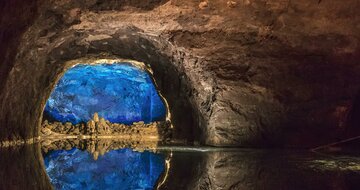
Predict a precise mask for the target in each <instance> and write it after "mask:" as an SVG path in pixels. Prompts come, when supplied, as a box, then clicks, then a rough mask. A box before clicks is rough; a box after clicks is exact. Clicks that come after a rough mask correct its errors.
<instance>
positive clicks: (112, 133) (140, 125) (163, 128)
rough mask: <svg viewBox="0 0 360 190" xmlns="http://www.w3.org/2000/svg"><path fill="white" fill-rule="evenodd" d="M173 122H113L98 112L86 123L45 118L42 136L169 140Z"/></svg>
mask: <svg viewBox="0 0 360 190" xmlns="http://www.w3.org/2000/svg"><path fill="white" fill-rule="evenodd" d="M170 127H171V124H170V122H167V121H157V122H152V123H149V124H145V123H144V122H143V121H139V122H134V123H133V124H132V125H125V124H119V123H111V122H110V121H108V120H105V119H104V118H102V117H99V115H98V113H94V116H93V119H91V120H89V121H88V122H86V123H79V124H76V125H72V124H71V123H70V122H66V123H61V122H53V123H49V122H48V121H47V120H45V121H44V122H43V124H42V127H41V133H42V138H58V137H61V136H79V137H83V136H90V137H93V138H97V137H101V136H108V137H114V138H116V137H119V136H128V137H131V138H132V139H141V138H147V137H149V138H156V139H158V140H159V141H169V140H170V137H171V128H170Z"/></svg>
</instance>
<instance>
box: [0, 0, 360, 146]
mask: <svg viewBox="0 0 360 190" xmlns="http://www.w3.org/2000/svg"><path fill="white" fill-rule="evenodd" d="M30 2H31V3H30ZM34 2H35V1H29V2H21V3H20V2H18V3H19V5H22V6H25V5H26V4H27V3H29V4H35V5H36V10H37V13H36V14H35V13H33V12H25V15H28V17H24V18H27V19H25V20H24V19H22V18H23V16H16V15H11V14H12V13H10V12H7V11H5V13H3V14H9V15H11V16H12V17H14V18H13V19H12V20H13V21H12V22H11V23H18V24H12V26H13V27H15V29H14V30H16V31H17V33H16V34H14V37H12V38H11V40H9V41H11V42H9V44H11V43H14V44H15V46H16V41H19V42H20V43H19V45H18V48H17V49H16V48H12V46H6V45H4V43H2V45H1V48H2V52H11V54H9V53H8V54H7V55H9V56H8V57H6V56H2V60H5V59H4V57H5V58H6V60H7V61H6V60H5V61H2V64H1V72H2V75H1V82H0V84H3V87H2V88H1V91H0V92H1V93H0V113H1V114H0V126H1V130H2V133H0V139H2V140H5V139H15V138H29V137H34V136H37V134H38V125H39V123H40V116H41V114H42V113H41V112H42V107H43V105H44V103H45V101H46V98H47V97H48V96H49V94H50V92H51V90H52V87H53V86H54V84H55V81H56V79H57V78H58V77H59V74H61V73H62V72H63V71H64V70H65V69H66V68H67V67H66V65H65V64H64V63H65V62H66V61H69V60H73V59H77V58H81V57H86V56H98V57H101V56H107V57H112V56H114V57H120V58H128V59H134V60H138V61H142V62H145V63H147V64H150V65H151V67H152V69H153V70H154V77H155V79H156V82H157V83H158V85H159V88H160V91H161V93H163V95H164V96H165V98H166V99H167V100H168V102H169V105H170V111H171V113H172V116H173V117H172V119H173V123H174V126H175V133H174V138H178V139H187V140H188V141H193V140H200V141H201V142H202V143H204V144H208V145H218V146H224V145H226V146H234V145H235V146H279V145H285V146H314V145H318V144H322V143H326V142H330V141H333V140H337V139H339V138H343V137H344V136H345V135H346V134H349V133H348V132H346V131H348V130H349V128H348V127H347V126H348V125H347V123H348V118H349V116H348V115H349V113H350V112H351V110H353V109H354V108H353V107H354V105H355V104H354V100H355V96H356V94H357V92H358V91H359V89H360V76H359V73H360V66H359V64H358V60H359V58H360V47H359V39H360V26H359V23H360V22H359V21H360V14H359V13H358V8H360V3H359V2H358V1H356V0H351V1H346V2H343V1H340V0H337V1H309V0H301V1H296V2H293V1H284V0H275V1H266V0H236V1H234V2H236V4H235V5H229V4H227V3H226V2H225V1H221V0H214V1H209V2H208V3H207V6H199V1H195V0H171V1H160V0H159V1H150V0H149V1H145V2H143V1H142V2H141V3H140V2H138V1H109V2H106V3H104V2H101V1H98V0H87V1H80V0H57V1H55V0H52V1H40V0H39V1H37V2H35V3H34ZM5 5H6V6H12V5H11V3H10V1H9V2H8V1H6V2H5V3H3V5H2V6H5ZM20 7H21V6H20ZM9 15H8V16H7V17H10V16H9ZM36 15H38V17H36ZM4 18H6V17H4ZM31 18H32V20H31ZM29 20H31V22H30V21H29ZM3 23H4V22H3V21H2V25H1V29H3V28H5V26H6V25H4V24H3ZM27 23H33V24H32V25H31V26H30V27H28V28H27V30H26V32H25V33H24V34H23V35H21V34H22V33H21V31H22V30H23V28H24V27H19V26H27V25H28V24H27ZM2 40H3V41H4V40H5V38H3V39H2ZM15 55H16V56H15ZM345 132H346V134H345ZM350 134H351V133H350ZM352 135H355V134H352Z"/></svg>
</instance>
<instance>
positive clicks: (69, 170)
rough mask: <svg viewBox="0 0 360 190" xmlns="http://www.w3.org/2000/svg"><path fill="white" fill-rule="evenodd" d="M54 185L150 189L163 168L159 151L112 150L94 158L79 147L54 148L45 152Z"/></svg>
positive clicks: (48, 170) (163, 164)
mask: <svg viewBox="0 0 360 190" xmlns="http://www.w3.org/2000/svg"><path fill="white" fill-rule="evenodd" d="M44 161H45V166H46V172H47V173H48V175H49V178H50V181H51V183H52V185H53V186H54V188H55V189H153V187H154V185H155V184H156V181H157V179H158V178H159V177H160V175H161V173H162V172H163V171H164V167H165V159H164V157H163V156H162V155H160V154H155V153H151V152H147V151H145V152H141V153H140V152H135V151H132V150H131V149H119V150H112V151H110V152H108V153H106V154H105V155H103V156H99V157H98V159H97V160H94V159H93V156H92V155H91V154H90V153H89V152H86V151H80V150H79V149H76V148H74V149H72V150H57V151H52V152H49V153H48V154H46V155H45V156H44Z"/></svg>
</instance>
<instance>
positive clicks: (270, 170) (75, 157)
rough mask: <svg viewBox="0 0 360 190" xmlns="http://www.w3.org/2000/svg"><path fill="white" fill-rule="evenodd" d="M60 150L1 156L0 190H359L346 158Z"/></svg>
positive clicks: (203, 150) (356, 168)
mask: <svg viewBox="0 0 360 190" xmlns="http://www.w3.org/2000/svg"><path fill="white" fill-rule="evenodd" d="M64 149H66V150H47V151H45V152H44V149H43V148H42V147H41V145H39V144H35V145H28V146H22V147H16V148H14V147H13V148H4V149H0V189H1V190H2V189H4V190H5V189H51V188H55V189H153V188H159V189H179V190H184V189H276V190H278V189H299V190H300V189H301V190H304V189H336V190H338V189H340V190H341V189H360V158H359V157H357V156H351V155H322V154H316V153H311V152H308V151H289V150H254V149H225V148H208V147H198V148H195V147H174V146H169V147H164V146H163V147H159V148H157V149H156V150H145V151H144V150H136V149H135V150H132V149H130V148H121V149H117V150H112V149H108V150H106V151H105V152H103V153H101V154H94V151H91V150H89V149H86V148H84V149H81V148H73V147H64ZM90 152H92V153H90ZM95 152H96V151H95Z"/></svg>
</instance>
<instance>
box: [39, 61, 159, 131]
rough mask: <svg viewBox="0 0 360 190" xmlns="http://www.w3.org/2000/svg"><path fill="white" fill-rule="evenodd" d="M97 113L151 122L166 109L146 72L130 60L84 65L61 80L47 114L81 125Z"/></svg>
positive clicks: (117, 120)
mask: <svg viewBox="0 0 360 190" xmlns="http://www.w3.org/2000/svg"><path fill="white" fill-rule="evenodd" d="M95 112H98V113H99V116H101V117H104V118H105V119H107V120H110V121H111V122H115V123H125V124H131V123H132V122H136V121H144V122H145V123H149V122H151V121H158V120H164V118H165V115H166V108H165V106H164V103H163V101H162V100H161V98H160V96H159V94H158V92H157V90H156V89H155V86H154V84H153V81H152V79H151V77H150V76H149V74H148V73H147V72H146V71H144V70H142V69H139V68H137V67H135V66H132V65H131V64H126V63H121V64H99V65H85V64H81V65H77V66H75V67H73V68H71V69H69V70H68V71H67V72H66V73H65V74H64V76H63V77H62V78H61V79H60V81H59V82H58V84H57V85H56V87H55V89H54V91H53V92H52V94H51V95H50V98H49V99H48V101H47V103H46V107H45V111H44V115H45V116H48V117H50V118H52V119H54V120H57V121H61V122H71V123H73V124H77V123H79V122H87V121H88V120H89V119H91V118H92V116H93V114H94V113H95Z"/></svg>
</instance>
